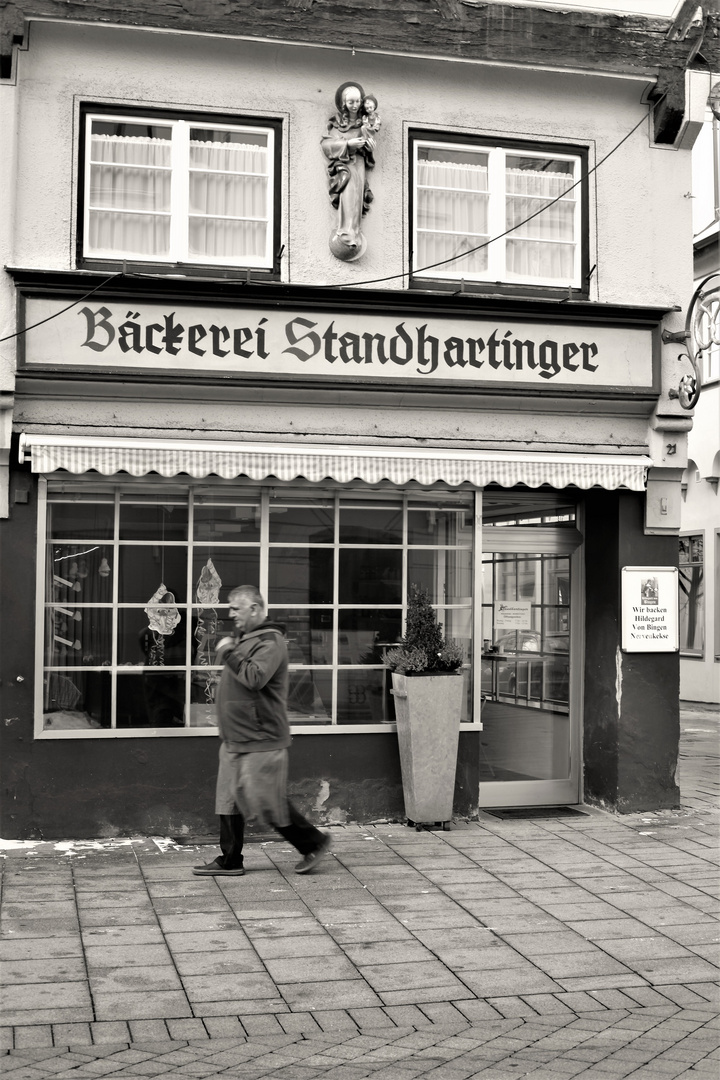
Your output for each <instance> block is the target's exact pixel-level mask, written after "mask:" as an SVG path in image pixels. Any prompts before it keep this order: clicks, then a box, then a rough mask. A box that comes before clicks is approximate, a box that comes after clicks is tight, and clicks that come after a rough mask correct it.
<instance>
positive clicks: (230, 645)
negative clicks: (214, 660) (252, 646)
mask: <svg viewBox="0 0 720 1080" xmlns="http://www.w3.org/2000/svg"><path fill="white" fill-rule="evenodd" d="M236 645H237V640H236V639H235V638H234V637H224V638H222V639H221V640H220V641H218V643H217V645H216V646H215V653H216V656H219V655H220V653H222V652H225V651H226V650H227V649H234V648H235V646H236Z"/></svg>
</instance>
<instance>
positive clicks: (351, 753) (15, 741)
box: [0, 471, 480, 839]
mask: <svg viewBox="0 0 720 1080" xmlns="http://www.w3.org/2000/svg"><path fill="white" fill-rule="evenodd" d="M16 490H20V491H24V492H27V493H28V501H27V502H26V503H23V502H17V503H16V502H15V501H14V499H15V494H14V493H15V491H16ZM10 499H11V517H10V519H9V520H7V521H3V522H0V595H1V596H2V598H3V602H2V613H1V615H2V621H1V622H0V678H1V680H2V681H1V683H0V690H1V691H2V701H1V710H0V738H1V739H2V747H0V749H1V750H2V753H1V754H0V785H1V786H0V798H1V802H0V835H1V836H3V837H4V838H6V839H39V838H47V839H63V838H77V839H81V838H91V837H102V836H106V837H108V836H123V835H125V836H127V835H132V834H135V835H138V834H141V835H148V834H153V835H165V836H167V835H169V836H183V835H190V836H193V835H195V836H197V835H207V834H214V833H215V830H216V819H215V817H214V813H213V810H214V801H215V772H216V762H217V748H218V743H217V740H216V739H214V738H208V737H200V738H166V739H112V740H110V739H107V740H102V741H100V740H97V741H95V740H92V739H68V740H58V741H35V740H34V739H33V698H34V677H35V670H34V661H35V551H36V519H37V490H36V485H35V482H34V478H33V476H32V475H31V474H30V473H29V472H26V471H18V472H17V473H15V474H14V476H13V478H12V481H11V493H10ZM18 676H19V677H20V679H21V680H22V681H17V680H18ZM479 755H480V743H479V733H478V732H475V731H473V732H465V733H463V734H461V736H460V751H459V755H458V769H457V776H456V784H455V803H454V809H455V813H456V814H458V815H460V816H469V815H472V814H476V813H477V801H478V799H477V792H478V784H479ZM290 762H291V767H290V795H291V798H292V799H293V801H294V802H295V804H296V805H297V806H298V807H299V808H300V809H301V810H302V811H303V812H304V813H306V814H307V815H308V816H309V817H310V818H311V819H312V820H313V821H314V822H316V823H317V824H323V823H325V822H330V821H333V822H345V821H359V822H369V821H373V820H382V819H387V818H389V819H391V820H392V819H400V820H402V819H404V816H405V811H404V806H403V797H402V781H401V776H400V761H399V756H398V749H397V737H396V736H395V734H394V733H393V734H390V733H388V734H363V735H353V734H350V733H344V732H343V733H342V734H336V735H298V736H296V737H295V739H294V741H293V746H292V749H291V751H290Z"/></svg>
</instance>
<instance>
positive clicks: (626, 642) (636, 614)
mask: <svg viewBox="0 0 720 1080" xmlns="http://www.w3.org/2000/svg"><path fill="white" fill-rule="evenodd" d="M622 647H623V649H624V650H625V652H677V650H678V647H679V638H678V571H677V567H674V566H624V567H623V570H622Z"/></svg>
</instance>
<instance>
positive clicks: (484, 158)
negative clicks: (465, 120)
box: [412, 134, 586, 289]
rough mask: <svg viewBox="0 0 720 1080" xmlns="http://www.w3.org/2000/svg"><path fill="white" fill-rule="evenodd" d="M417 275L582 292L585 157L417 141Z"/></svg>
mask: <svg viewBox="0 0 720 1080" xmlns="http://www.w3.org/2000/svg"><path fill="white" fill-rule="evenodd" d="M412 147H413V153H412V162H413V215H412V217H413V243H412V273H413V276H414V278H415V279H421V278H422V279H424V278H433V279H435V280H438V279H439V280H443V279H445V280H448V281H458V280H462V279H464V280H466V281H468V282H492V283H493V284H497V285H501V286H502V285H504V286H528V285H530V286H545V287H550V288H553V287H554V288H574V289H580V288H581V287H582V285H583V281H584V279H585V277H586V270H585V269H584V265H585V260H586V252H585V250H584V245H583V219H584V212H583V185H582V184H581V183H580V181H581V175H582V171H583V170H582V166H583V162H584V159H585V154H584V152H582V151H580V150H578V151H575V152H561V151H560V150H559V149H558V148H555V147H553V148H545V147H542V148H541V147H535V145H534V144H533V145H532V146H526V145H522V146H520V145H518V146H516V147H514V146H510V145H507V146H497V145H490V144H484V143H482V142H480V141H477V140H475V141H473V142H467V141H457V142H455V141H450V140H449V139H448V140H445V139H438V138H437V137H436V136H435V137H425V136H423V135H420V134H417V135H415V136H413V138H412Z"/></svg>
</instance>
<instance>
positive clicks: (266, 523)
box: [235, 488, 270, 604]
mask: <svg viewBox="0 0 720 1080" xmlns="http://www.w3.org/2000/svg"><path fill="white" fill-rule="evenodd" d="M269 582H270V491H269V489H268V488H261V490H260V581H259V582H258V587H259V589H260V595H261V596H263V597H264V598H265V603H266V604H268V603H269V602H270V598H269V596H268V589H269ZM235 584H236V585H241V584H242V582H240V581H237V582H236V583H235Z"/></svg>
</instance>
